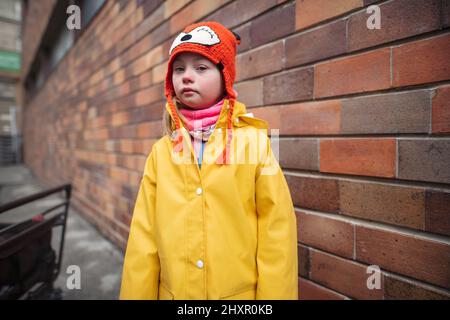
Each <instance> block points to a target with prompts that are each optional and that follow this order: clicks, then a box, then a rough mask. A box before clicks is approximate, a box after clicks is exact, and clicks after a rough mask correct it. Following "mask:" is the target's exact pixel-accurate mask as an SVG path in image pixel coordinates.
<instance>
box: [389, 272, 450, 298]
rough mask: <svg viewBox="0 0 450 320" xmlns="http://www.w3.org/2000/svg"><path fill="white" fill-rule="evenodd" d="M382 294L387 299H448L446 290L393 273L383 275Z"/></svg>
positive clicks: (449, 295) (449, 294) (448, 294)
mask: <svg viewBox="0 0 450 320" xmlns="http://www.w3.org/2000/svg"><path fill="white" fill-rule="evenodd" d="M384 296H385V299H388V300H449V299H450V293H449V292H448V291H443V290H439V289H436V288H433V287H430V286H426V285H423V284H422V283H420V282H418V281H413V280H410V279H407V278H400V277H397V276H394V275H389V276H388V275H385V276H384Z"/></svg>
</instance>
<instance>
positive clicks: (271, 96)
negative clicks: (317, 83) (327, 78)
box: [263, 67, 314, 104]
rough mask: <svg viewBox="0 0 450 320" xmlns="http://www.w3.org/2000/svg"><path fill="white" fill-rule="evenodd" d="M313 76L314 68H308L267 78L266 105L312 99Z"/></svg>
mask: <svg viewBox="0 0 450 320" xmlns="http://www.w3.org/2000/svg"><path fill="white" fill-rule="evenodd" d="M313 76H314V70H313V68H311V67H308V68H301V69H295V70H289V71H287V72H282V73H277V74H275V75H271V76H268V77H265V78H264V82H263V88H264V89H263V96H264V104H276V103H283V102H290V101H299V100H310V99H312V97H313V86H314V79H313Z"/></svg>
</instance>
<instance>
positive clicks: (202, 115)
mask: <svg viewBox="0 0 450 320" xmlns="http://www.w3.org/2000/svg"><path fill="white" fill-rule="evenodd" d="M223 102H224V99H222V100H220V101H219V102H217V103H216V104H214V105H212V106H210V107H208V108H205V109H199V110H194V109H187V108H180V109H179V111H180V113H181V114H182V115H183V116H184V117H185V118H186V121H185V122H184V124H185V126H186V128H187V129H188V131H189V133H190V134H191V136H192V137H193V138H194V139H196V140H201V141H208V139H209V136H210V135H211V134H212V132H213V131H214V127H215V125H216V122H217V120H218V119H219V115H220V112H221V111H222V106H223Z"/></svg>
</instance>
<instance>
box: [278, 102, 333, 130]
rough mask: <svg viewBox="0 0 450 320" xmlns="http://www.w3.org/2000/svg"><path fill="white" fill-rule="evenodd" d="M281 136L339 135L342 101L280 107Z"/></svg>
mask: <svg viewBox="0 0 450 320" xmlns="http://www.w3.org/2000/svg"><path fill="white" fill-rule="evenodd" d="M280 121H281V123H280V125H281V127H280V134H281V135H320V134H337V133H339V132H340V125H341V101H340V100H327V101H317V102H305V103H299V104H294V105H288V106H282V107H280Z"/></svg>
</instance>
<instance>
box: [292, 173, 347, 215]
mask: <svg viewBox="0 0 450 320" xmlns="http://www.w3.org/2000/svg"><path fill="white" fill-rule="evenodd" d="M285 177H286V181H287V183H288V186H289V189H290V191H291V196H292V201H293V202H294V204H295V205H296V206H299V207H302V208H308V209H313V210H318V211H325V212H336V213H337V212H338V211H339V185H338V182H337V181H336V180H333V179H322V178H310V177H298V176H293V175H289V174H286V175H285Z"/></svg>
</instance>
